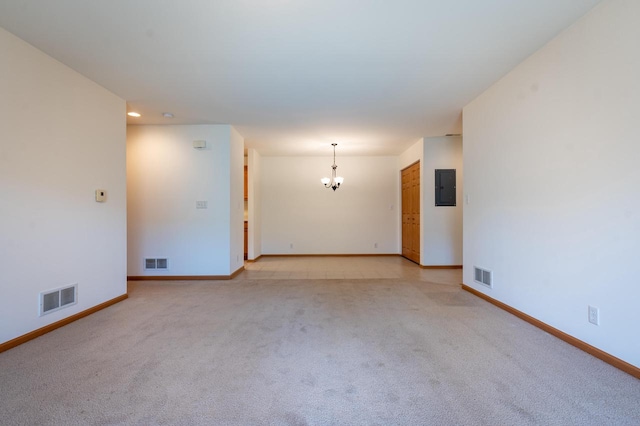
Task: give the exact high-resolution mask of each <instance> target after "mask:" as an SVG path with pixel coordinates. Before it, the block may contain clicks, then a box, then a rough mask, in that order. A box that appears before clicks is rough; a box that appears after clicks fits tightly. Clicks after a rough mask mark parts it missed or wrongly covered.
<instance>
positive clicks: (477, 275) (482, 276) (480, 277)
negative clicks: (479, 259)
mask: <svg viewBox="0 0 640 426" xmlns="http://www.w3.org/2000/svg"><path fill="white" fill-rule="evenodd" d="M473 275H474V276H473V279H474V281H475V282H478V283H480V284H484V285H486V286H487V287H489V288H493V272H491V271H487V270H486V269H482V268H478V267H477V266H474V267H473Z"/></svg>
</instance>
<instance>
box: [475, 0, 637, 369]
mask: <svg viewBox="0 0 640 426" xmlns="http://www.w3.org/2000/svg"><path fill="white" fill-rule="evenodd" d="M638 16H640V2H637V1H635V0H634V1H631V0H627V1H624V0H619V1H605V2H603V3H601V4H600V5H599V6H597V7H596V8H594V9H593V10H592V12H590V13H589V14H588V15H587V16H586V17H584V18H583V19H582V20H581V21H579V22H578V23H576V24H575V25H574V26H572V27H571V28H569V29H568V30H566V31H565V32H564V33H562V34H560V35H559V36H558V37H557V38H556V39H554V40H553V41H551V42H550V43H549V44H548V45H547V46H545V47H544V48H542V49H541V50H540V51H539V52H537V53H536V54H534V55H533V56H531V57H530V58H529V59H527V60H526V61H525V62H523V63H522V64H521V65H519V66H518V67H517V68H516V69H514V70H513V71H512V72H511V73H510V74H508V75H507V76H506V77H504V78H503V79H502V80H501V81H499V82H498V83H496V84H495V85H494V86H492V87H491V88H490V89H489V90H487V91H486V92H485V93H484V94H482V95H481V96H480V97H479V98H477V99H476V100H474V101H473V102H472V103H471V104H469V105H468V106H467V107H466V108H465V109H464V148H463V150H464V164H465V191H466V193H467V194H469V196H470V204H469V205H465V209H464V282H465V283H466V284H468V285H471V286H473V287H474V288H476V289H478V290H480V291H483V292H485V293H487V294H489V295H490V296H491V297H493V298H496V299H498V300H500V301H502V302H505V303H507V304H508V305H511V306H513V307H515V308H516V309H519V310H521V311H523V312H525V313H527V314H529V315H532V316H534V317H536V318H538V319H540V320H541V321H543V322H545V323H548V324H550V325H552V326H553V327H556V328H558V329H560V330H562V331H564V332H566V333H569V334H571V335H573V336H575V337H577V338H578V339H581V340H583V341H585V342H587V343H589V344H591V345H593V346H596V347H598V348H600V349H602V350H604V351H606V352H608V353H610V354H612V355H614V356H616V357H619V358H621V359H623V360H625V361H627V362H629V363H631V364H634V365H636V366H640V329H639V328H638V324H640V309H638V301H639V300H640V286H639V285H638V273H637V267H636V264H637V261H638V253H640V221H639V220H638V211H640V196H639V188H640V167H639V164H638V161H639V159H640V144H639V143H638V129H637V121H638V117H640V83H639V81H640V79H639V78H638V76H640V50H639V49H638V40H640V26H639V25H638V22H637V17H638ZM473 265H477V266H480V267H485V268H488V269H491V270H493V272H494V283H495V286H494V288H493V289H487V288H485V287H483V286H481V285H477V284H475V283H474V281H473V275H472V267H473ZM588 305H592V306H595V307H597V308H599V309H600V317H601V323H600V326H595V325H592V324H590V323H589V322H588V321H587V306H588Z"/></svg>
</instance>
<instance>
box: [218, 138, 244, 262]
mask: <svg viewBox="0 0 640 426" xmlns="http://www.w3.org/2000/svg"><path fill="white" fill-rule="evenodd" d="M229 129H230V131H231V133H230V141H229V142H230V145H231V151H230V165H229V166H230V170H229V172H230V174H231V187H230V191H231V192H230V196H231V201H230V208H231V211H230V213H229V214H230V226H231V229H230V231H231V234H230V238H231V240H230V250H231V252H230V254H231V256H230V259H229V271H230V273H233V272H236V271H237V270H238V269H240V268H242V267H243V265H244V138H243V137H242V135H241V134H240V133H238V131H237V130H236V129H235V128H233V127H231V126H229ZM218 183H220V182H218Z"/></svg>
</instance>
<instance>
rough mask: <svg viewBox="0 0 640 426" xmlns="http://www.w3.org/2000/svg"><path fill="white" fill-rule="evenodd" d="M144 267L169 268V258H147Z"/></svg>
mask: <svg viewBox="0 0 640 426" xmlns="http://www.w3.org/2000/svg"><path fill="white" fill-rule="evenodd" d="M144 269H168V266H167V259H166V258H160V259H152V258H146V259H145V260H144Z"/></svg>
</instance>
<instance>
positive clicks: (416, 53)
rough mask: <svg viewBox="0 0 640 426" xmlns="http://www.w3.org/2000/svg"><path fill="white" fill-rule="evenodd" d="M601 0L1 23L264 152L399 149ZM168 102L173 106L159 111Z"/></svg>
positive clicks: (69, 7)
mask: <svg viewBox="0 0 640 426" xmlns="http://www.w3.org/2000/svg"><path fill="white" fill-rule="evenodd" d="M598 2H599V0H482V1H481V0H395V1H390V0H388V1H383V0H216V1H214V0H181V1H175V0H171V1H169V0H126V1H125V0H109V1H98V0H93V1H87V0H50V1H42V0H0V26H2V27H4V28H5V29H6V30H8V31H10V32H12V33H14V34H15V35H17V36H18V37H20V38H22V39H24V40H26V41H27V42H29V43H31V44H32V45H34V46H36V47H37V48H39V49H41V50H43V51H44V52H46V53H47V54H49V55H51V56H53V57H54V58H56V59H58V60H60V61H61V62H63V63H65V64H66V65H68V66H70V67H71V68H73V69H75V70H77V71H78V72H80V73H81V74H83V75H85V76H87V77H89V78H90V79H92V80H94V81H96V82H97V83H99V84H101V85H102V86H104V87H106V88H107V89H109V90H111V91H112V92H114V93H115V94H117V95H118V96H120V97H122V98H123V99H126V100H127V102H128V106H129V109H130V110H136V111H139V112H140V113H142V114H143V116H142V117H141V118H139V119H131V118H129V119H128V122H129V123H130V124H133V123H140V124H205V123H209V124H218V123H225V124H232V125H234V126H235V127H236V128H237V129H238V130H239V131H240V133H242V135H243V136H244V137H245V145H246V146H247V147H249V148H256V149H258V151H259V152H261V153H262V154H263V155H318V154H320V155H331V146H330V143H331V142H333V141H336V142H338V144H339V145H338V153H339V155H341V154H342V155H356V154H357V155H395V154H398V153H400V152H402V151H403V150H404V149H406V148H407V147H408V146H410V145H411V144H412V143H413V142H415V141H416V140H418V139H419V138H420V137H423V136H439V135H444V134H446V133H460V132H461V111H462V107H463V106H464V105H465V104H467V103H468V102H469V101H471V100H472V99H474V98H475V97H476V96H478V95H479V94H480V93H482V92H483V91H484V90H485V89H486V88H488V87H489V86H490V85H491V84H492V83H493V82H495V81H496V80H498V79H499V78H500V77H502V76H503V75H505V74H506V73H507V72H508V71H509V70H511V69H512V68H513V67H514V66H516V65H517V64H518V63H520V62H521V61H522V60H523V59H525V58H526V57H527V56H529V55H531V54H532V53H533V52H535V51H536V50H537V49H539V48H540V47H542V46H543V45H544V44H545V43H546V42H548V41H549V40H550V39H552V38H553V37H554V36H555V35H556V34H558V33H559V32H560V31H562V30H563V29H564V28H566V27H568V26H569V25H570V24H572V23H573V22H575V21H576V20H577V19H578V18H579V17H581V16H582V15H584V14H585V13H586V12H587V11H588V10H589V9H591V8H592V7H593V6H594V5H595V4H597V3H598ZM165 111H169V112H172V113H173V114H175V118H173V119H167V118H164V117H162V115H161V114H162V112H165Z"/></svg>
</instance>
